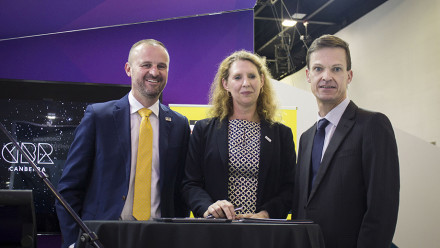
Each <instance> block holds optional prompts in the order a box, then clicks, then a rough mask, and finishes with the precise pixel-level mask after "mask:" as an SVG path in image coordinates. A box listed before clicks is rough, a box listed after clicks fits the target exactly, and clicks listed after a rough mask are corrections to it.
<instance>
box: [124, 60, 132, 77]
mask: <svg viewBox="0 0 440 248" xmlns="http://www.w3.org/2000/svg"><path fill="white" fill-rule="evenodd" d="M124 70H125V73H126V74H127V76H129V77H131V66H130V64H129V63H128V62H127V63H125V66H124Z"/></svg>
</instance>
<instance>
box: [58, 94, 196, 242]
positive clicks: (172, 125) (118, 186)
mask: <svg viewBox="0 0 440 248" xmlns="http://www.w3.org/2000/svg"><path fill="white" fill-rule="evenodd" d="M189 135H190V129H189V124H188V120H187V118H186V117H184V116H182V115H180V114H178V113H177V112H174V111H172V110H171V109H169V108H168V107H167V106H165V105H163V104H160V107H159V161H160V179H159V181H160V183H159V184H160V208H161V214H162V217H176V216H177V217H184V216H187V215H188V213H189V212H188V211H187V208H186V206H185V204H184V201H183V200H182V198H181V195H180V186H181V180H182V178H183V170H184V162H185V158H186V153H187V145H188V141H189ZM130 167H131V134H130V105H129V102H128V95H126V96H124V97H123V98H122V99H120V100H115V101H110V102H105V103H97V104H92V105H89V106H88V107H87V109H86V111H85V114H84V117H83V119H82V120H81V123H80V125H79V126H78V127H77V129H76V131H75V139H74V141H73V142H72V145H71V147H70V150H69V154H68V157H67V160H66V163H65V167H64V171H63V174H62V176H61V178H60V181H59V184H58V190H59V192H60V194H61V195H62V196H63V197H64V198H65V199H66V201H67V202H68V203H69V204H70V206H71V207H72V208H73V209H74V210H75V211H76V213H77V214H78V215H79V216H80V217H81V218H82V219H83V220H118V219H119V217H120V214H121V212H122V208H123V206H124V204H125V199H126V195H127V193H128V186H129V181H130V169H131V168H130ZM56 208H57V214H58V219H59V221H60V227H61V231H62V234H63V238H64V241H65V242H64V245H70V244H72V243H74V242H75V241H76V239H77V237H78V231H79V228H78V226H77V224H76V223H75V222H74V220H73V218H71V217H70V215H69V214H68V213H67V212H66V211H65V210H64V208H63V207H62V206H61V204H60V203H59V202H57V204H56Z"/></svg>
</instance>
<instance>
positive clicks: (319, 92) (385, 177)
mask: <svg viewBox="0 0 440 248" xmlns="http://www.w3.org/2000/svg"><path fill="white" fill-rule="evenodd" d="M306 62H307V68H306V76H307V80H308V82H309V83H310V85H311V90H312V92H313V94H314V95H315V97H316V100H317V103H318V109H319V113H318V118H317V119H318V121H319V122H321V119H326V120H325V121H322V122H324V123H326V124H327V123H328V125H326V127H325V125H324V126H323V127H322V130H323V131H325V132H321V131H320V130H319V129H321V127H317V124H315V125H313V126H312V127H311V128H310V129H309V130H307V131H306V132H304V133H303V134H302V136H301V139H300V143H299V151H298V161H297V174H296V187H295V195H294V205H293V217H294V218H297V219H311V220H313V221H314V222H316V223H318V224H319V225H320V226H321V229H322V232H323V234H324V240H325V245H326V247H327V248H346V247H347V248H348V247H350V248H352V247H357V248H372V247H374V248H389V247H390V245H391V241H392V239H393V235H394V231H395V227H396V222H397V214H398V209H399V188H400V179H399V160H398V154H397V145H396V140H395V137H394V132H393V128H392V126H391V123H390V121H389V120H388V118H387V117H386V116H385V115H383V114H381V113H377V112H370V111H367V110H364V109H361V108H358V107H357V106H356V105H355V104H354V103H353V102H352V101H350V100H349V99H348V98H347V87H348V84H350V82H351V81H352V78H353V72H352V71H351V59H350V51H349V48H348V44H347V43H346V42H345V41H343V40H342V39H340V38H338V37H335V36H332V35H324V36H322V37H320V38H318V39H316V40H315V41H314V42H313V43H312V45H311V46H310V48H309V50H308V53H307V58H306ZM372 69H374V68H372ZM319 126H321V125H319ZM319 133H322V135H320V134H319ZM320 136H321V137H322V138H318V137H320ZM319 140H321V145H320V146H319V144H320V142H319ZM318 147H320V149H318ZM315 151H318V152H315ZM321 152H322V153H321ZM315 161H317V162H315ZM312 168H313V169H312Z"/></svg>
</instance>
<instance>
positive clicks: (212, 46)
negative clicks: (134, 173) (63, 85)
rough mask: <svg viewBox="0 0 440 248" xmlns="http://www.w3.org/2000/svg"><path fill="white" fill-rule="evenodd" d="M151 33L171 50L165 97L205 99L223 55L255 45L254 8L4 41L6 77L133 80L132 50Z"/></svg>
mask: <svg viewBox="0 0 440 248" xmlns="http://www.w3.org/2000/svg"><path fill="white" fill-rule="evenodd" d="M145 38H154V39H158V40H160V41H162V42H164V43H165V45H166V46H167V47H168V49H169V52H170V56H171V64H170V72H169V79H168V85H167V87H166V88H165V93H164V98H163V102H164V103H166V104H168V103H177V104H179V103H180V104H205V103H207V92H208V89H209V85H210V83H211V81H212V79H213V77H214V75H215V71H216V68H217V65H218V64H219V63H220V62H221V60H222V59H223V58H224V57H226V56H227V55H228V54H229V53H231V52H233V51H235V50H238V49H247V50H251V51H252V50H253V11H252V10H245V11H239V12H231V13H226V14H218V15H209V16H201V17H191V18H184V19H176V20H169V21H160V22H152V23H144V24H134V25H127V26H119V27H112V28H105V29H96V30H87V31H79V32H71V33H62V34H57V35H49V36H41V37H33V38H25V39H17V40H7V41H1V42H0V54H1V56H0V78H9V79H27V80H43V81H70V82H87V83H107V84H130V79H129V78H128V77H127V75H126V74H125V72H124V69H123V68H124V64H125V62H126V61H127V56H128V51H129V49H130V47H131V45H132V44H133V43H135V42H136V41H138V40H140V39H145Z"/></svg>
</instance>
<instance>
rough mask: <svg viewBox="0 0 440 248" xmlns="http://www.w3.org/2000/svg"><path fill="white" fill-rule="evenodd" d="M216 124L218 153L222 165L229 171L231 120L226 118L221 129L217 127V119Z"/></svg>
mask: <svg viewBox="0 0 440 248" xmlns="http://www.w3.org/2000/svg"><path fill="white" fill-rule="evenodd" d="M215 120H216V121H215V123H213V124H214V126H213V127H214V130H215V134H216V136H217V137H216V140H217V147H218V152H219V154H220V157H221V160H222V165H223V167H224V169H225V170H226V171H228V164H229V147H228V122H229V120H228V119H227V118H225V119H224V120H223V121H222V122H221V126H220V128H218V127H217V125H218V124H219V123H218V119H215Z"/></svg>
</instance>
